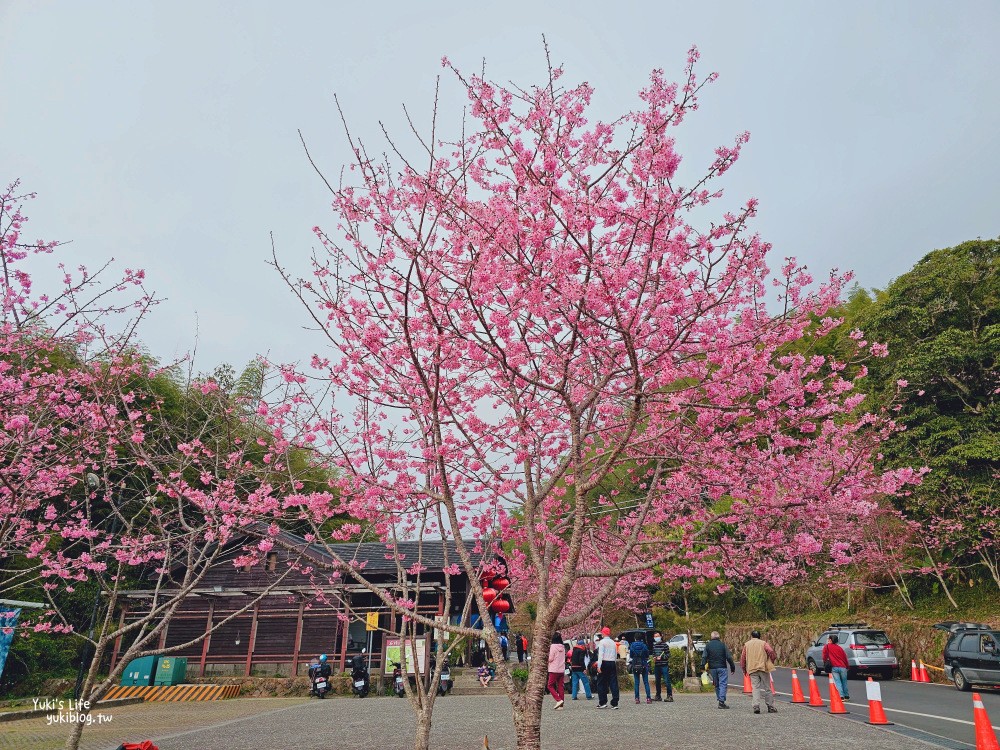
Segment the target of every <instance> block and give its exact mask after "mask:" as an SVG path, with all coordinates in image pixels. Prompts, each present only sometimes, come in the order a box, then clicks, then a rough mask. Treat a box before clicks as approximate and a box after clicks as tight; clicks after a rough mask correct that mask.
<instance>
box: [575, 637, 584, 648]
mask: <svg viewBox="0 0 1000 750" xmlns="http://www.w3.org/2000/svg"><path fill="white" fill-rule="evenodd" d="M584 643H586V641H584V640H583V638H580V639H578V640H577V642H576V645H577V646H582V645H583V644H584Z"/></svg>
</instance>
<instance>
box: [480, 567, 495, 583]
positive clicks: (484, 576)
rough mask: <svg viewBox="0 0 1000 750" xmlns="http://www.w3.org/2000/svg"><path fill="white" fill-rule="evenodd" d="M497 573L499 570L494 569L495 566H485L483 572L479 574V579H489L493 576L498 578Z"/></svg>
mask: <svg viewBox="0 0 1000 750" xmlns="http://www.w3.org/2000/svg"><path fill="white" fill-rule="evenodd" d="M497 575H498V573H497V571H495V570H493V568H484V569H483V572H482V573H480V574H479V580H481V581H488V580H490V579H491V578H496V576H497Z"/></svg>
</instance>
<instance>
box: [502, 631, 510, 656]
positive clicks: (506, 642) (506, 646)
mask: <svg viewBox="0 0 1000 750" xmlns="http://www.w3.org/2000/svg"><path fill="white" fill-rule="evenodd" d="M509 650H510V641H509V640H507V635H506V634H505V633H501V634H500V656H501V657H502V658H503V660H504V661H507V654H508V652H509Z"/></svg>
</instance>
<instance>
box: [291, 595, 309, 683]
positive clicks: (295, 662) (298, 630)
mask: <svg viewBox="0 0 1000 750" xmlns="http://www.w3.org/2000/svg"><path fill="white" fill-rule="evenodd" d="M305 607H306V600H305V599H299V614H298V618H297V619H296V621H295V648H294V649H293V651H292V677H298V676H299V643H301V642H302V611H303V610H304V609H305Z"/></svg>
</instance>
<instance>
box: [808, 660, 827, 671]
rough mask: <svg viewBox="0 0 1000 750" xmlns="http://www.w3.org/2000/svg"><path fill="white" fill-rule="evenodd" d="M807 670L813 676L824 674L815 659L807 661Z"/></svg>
mask: <svg viewBox="0 0 1000 750" xmlns="http://www.w3.org/2000/svg"><path fill="white" fill-rule="evenodd" d="M806 668H808V670H809V671H810V672H812V673H813V674H823V670H822V669H820V668H819V667H818V666H816V661H815V660H814V659H808V660H807V661H806Z"/></svg>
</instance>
